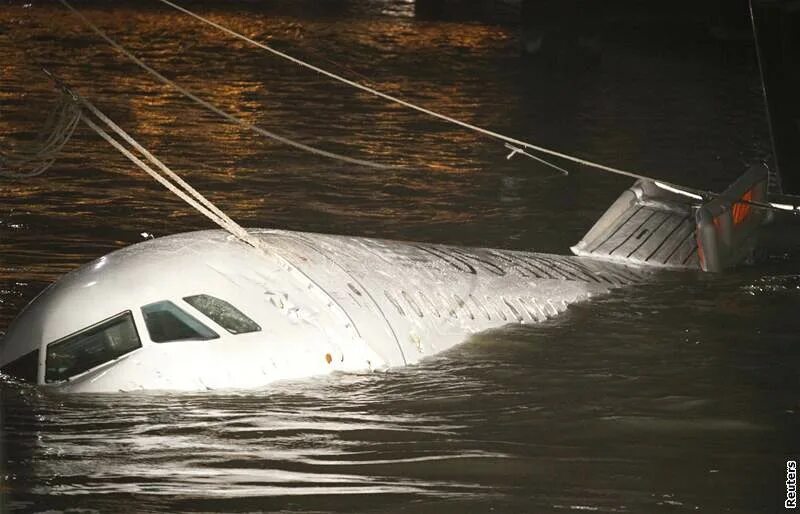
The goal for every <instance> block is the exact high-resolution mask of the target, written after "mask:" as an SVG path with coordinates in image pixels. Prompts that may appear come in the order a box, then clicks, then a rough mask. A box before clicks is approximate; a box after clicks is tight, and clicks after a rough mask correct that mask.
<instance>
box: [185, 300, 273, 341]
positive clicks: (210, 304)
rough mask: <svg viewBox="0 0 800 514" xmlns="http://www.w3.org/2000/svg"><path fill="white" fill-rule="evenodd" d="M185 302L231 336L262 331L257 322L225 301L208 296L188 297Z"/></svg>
mask: <svg viewBox="0 0 800 514" xmlns="http://www.w3.org/2000/svg"><path fill="white" fill-rule="evenodd" d="M183 300H184V301H185V302H186V303H188V304H189V305H191V306H192V307H194V308H195V309H197V310H198V311H200V312H202V313H203V314H205V315H206V316H208V317H209V319H211V320H212V321H214V323H216V324H217V325H219V326H221V327H222V328H224V329H225V330H227V331H228V332H230V333H231V334H245V333H247V332H258V331H260V330H261V327H259V326H258V324H257V323H256V322H255V321H253V320H251V319H250V318H248V317H247V316H245V315H244V314H242V312H241V311H240V310H239V309H237V308H236V307H234V306H233V305H231V304H229V303H228V302H226V301H225V300H220V299H219V298H215V297H213V296H209V295H207V294H198V295H194V296H187V297H186V298H184V299H183Z"/></svg>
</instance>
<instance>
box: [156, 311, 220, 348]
mask: <svg viewBox="0 0 800 514" xmlns="http://www.w3.org/2000/svg"><path fill="white" fill-rule="evenodd" d="M142 314H143V315H144V324H145V325H146V326H147V331H148V332H149V333H150V340H151V341H153V342H154V343H168V342H171V341H187V340H194V341H206V340H208V339H217V338H218V337H219V335H218V334H217V333H216V332H214V331H213V330H211V329H210V328H208V327H207V326H205V325H203V324H202V323H201V322H200V321H199V320H198V319H196V318H194V317H193V316H191V315H190V314H189V313H187V312H186V311H184V310H183V309H181V308H180V307H178V306H177V305H175V304H174V303H172V302H170V301H167V300H164V301H161V302H155V303H151V304H149V305H145V306H144V307H142Z"/></svg>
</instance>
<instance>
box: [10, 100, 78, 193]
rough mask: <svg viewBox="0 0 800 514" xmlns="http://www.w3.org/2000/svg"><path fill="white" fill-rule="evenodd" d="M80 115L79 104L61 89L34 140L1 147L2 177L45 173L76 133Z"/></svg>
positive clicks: (24, 176)
mask: <svg viewBox="0 0 800 514" xmlns="http://www.w3.org/2000/svg"><path fill="white" fill-rule="evenodd" d="M80 117H81V110H80V107H79V106H78V105H77V104H76V103H75V101H74V99H73V98H72V97H71V96H70V95H69V94H67V93H66V92H62V94H61V96H60V97H59V99H58V101H57V102H56V104H55V105H54V106H53V109H52V110H51V111H50V115H49V116H48V117H47V121H46V122H45V124H44V126H43V127H42V129H41V131H40V132H39V135H38V137H37V138H36V139H35V140H34V141H31V142H30V143H28V144H21V145H19V144H18V145H16V146H14V147H10V148H8V149H0V176H3V177H8V178H27V177H34V176H36V175H41V174H42V173H44V172H45V171H46V170H47V169H48V168H49V167H50V166H52V164H53V163H54V162H55V160H56V157H57V156H58V153H59V152H60V151H61V149H62V148H63V147H64V145H65V144H67V142H68V141H69V138H70V137H71V136H72V133H73V132H75V127H77V126H78V122H79V121H80Z"/></svg>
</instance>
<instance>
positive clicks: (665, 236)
mask: <svg viewBox="0 0 800 514" xmlns="http://www.w3.org/2000/svg"><path fill="white" fill-rule="evenodd" d="M60 1H61V3H62V4H64V5H65V6H67V7H69V8H70V9H72V7H70V6H69V4H68V3H67V2H66V0H60ZM162 1H165V0H162ZM165 3H168V4H169V5H172V6H174V7H175V4H173V3H172V2H169V1H166V2H165ZM177 8H179V9H180V10H183V11H184V12H186V13H187V14H190V15H192V16H195V17H196V18H198V19H200V20H202V21H205V22H208V20H205V19H203V18H202V17H199V16H197V15H195V14H193V13H191V12H190V11H188V10H185V9H183V8H180V7H177ZM72 10H73V11H74V9H72ZM76 14H77V13H76ZM79 16H80V15H79ZM81 18H82V19H83V20H84V21H85V22H86V23H88V24H89V26H91V27H92V28H93V30H95V32H96V33H98V35H100V36H101V37H103V38H104V39H106V40H107V41H108V42H109V43H110V44H112V46H115V48H117V50H119V51H120V52H122V53H123V54H125V55H126V56H127V57H129V58H130V59H132V60H134V62H137V63H138V64H139V65H140V66H143V67H144V68H145V69H146V70H147V71H148V73H151V74H152V75H154V76H155V77H156V78H157V79H158V80H160V81H162V82H164V83H166V84H168V85H171V86H173V87H176V88H178V90H179V91H181V92H182V93H183V94H184V95H186V96H188V97H189V98H191V99H193V100H195V101H197V102H198V103H201V104H202V105H204V106H206V107H208V108H209V109H211V110H213V111H214V112H216V113H218V114H220V115H221V116H223V117H225V118H226V119H228V120H229V121H234V122H238V121H239V120H236V119H235V117H234V116H232V115H230V114H228V113H224V112H223V111H221V109H219V108H216V107H214V106H212V105H210V104H209V103H208V102H205V101H203V100H201V99H199V98H198V97H197V96H196V95H193V94H192V93H190V92H188V91H186V90H185V89H182V88H179V87H178V86H177V85H175V84H174V83H172V82H171V81H169V79H166V77H164V76H162V75H160V74H158V73H157V72H155V70H152V68H149V67H147V66H146V65H145V64H144V63H142V62H141V61H139V60H138V59H137V58H136V57H135V56H133V55H132V54H130V52H128V51H127V50H125V49H124V48H123V47H121V46H120V45H119V44H118V43H116V42H115V41H113V40H111V39H110V38H108V37H107V35H105V34H104V33H103V32H102V31H100V30H99V29H98V28H97V27H95V26H93V25H92V24H91V22H89V21H88V20H86V19H85V18H83V17H82V16H81ZM210 23H212V24H213V22H210ZM213 25H215V26H216V27H217V28H220V29H221V30H225V31H227V32H228V33H231V34H233V35H237V34H236V33H234V32H233V31H230V30H229V29H225V28H224V27H220V26H219V25H216V24H213ZM237 37H240V38H244V39H245V40H247V41H248V42H251V43H253V44H256V45H257V46H261V47H262V48H265V49H268V50H269V51H272V52H273V53H276V52H275V51H274V50H272V49H270V48H269V47H267V46H266V45H263V44H260V43H256V42H254V41H252V40H250V39H249V38H246V37H244V36H241V35H237ZM277 54H279V55H282V56H284V57H285V54H282V53H281V52H277ZM290 59H292V60H293V61H297V62H299V61H298V60H297V59H294V58H290ZM300 64H301V65H304V66H306V67H309V66H308V65H306V64H305V63H300ZM313 69H315V71H320V72H322V73H323V74H326V75H328V76H330V77H333V78H336V79H337V80H338V79H340V77H337V76H335V75H334V74H332V73H329V72H325V71H324V70H318V69H316V68H313ZM356 87H358V88H360V89H363V90H367V91H370V92H373V93H377V92H374V91H372V90H370V89H369V88H367V87H366V86H360V85H356ZM65 91H66V89H65ZM66 92H67V93H68V96H70V95H71V96H70V97H71V98H72V99H73V100H74V101H75V102H78V101H81V102H83V103H82V105H83V108H84V109H88V110H90V111H91V112H92V114H93V115H94V118H92V119H94V121H92V119H89V117H88V116H87V115H85V114H82V113H81V112H80V109H78V110H77V111H76V110H75V102H67V103H64V104H63V106H62V107H63V108H62V110H61V111H59V113H60V114H59V115H57V116H55V117H54V118H53V119H56V120H60V121H59V122H58V123H61V125H62V127H61V129H60V130H56V131H55V132H54V134H55V135H53V136H51V137H50V138H48V139H47V140H46V145H45V147H44V150H38V151H37V152H34V153H31V154H26V155H23V157H22V158H21V159H20V160H18V162H21V163H24V164H30V163H31V162H34V161H35V159H33V160H32V159H31V158H30V155H34V154H35V155H36V156H38V157H42V156H44V159H42V160H43V161H45V162H44V164H41V165H40V163H37V162H34V164H35V166H33V171H32V172H31V174H36V173H40V172H41V170H43V169H44V168H46V166H47V165H49V163H51V162H52V157H53V156H54V154H55V153H56V151H57V150H58V148H60V146H62V145H63V144H64V143H65V142H66V140H67V139H68V138H69V133H71V130H72V129H74V126H75V125H76V124H77V123H78V120H79V119H82V120H83V121H84V122H85V123H86V124H87V125H89V126H90V127H91V128H92V129H93V130H95V132H97V133H98V134H99V135H101V136H102V137H103V138H104V139H106V141H108V142H109V143H110V144H112V146H114V147H115V148H117V150H119V151H120V152H121V153H123V154H124V155H126V156H127V157H128V158H129V159H130V160H131V161H132V162H134V163H136V164H137V165H138V166H139V167H140V168H142V169H143V170H145V171H147V172H148V173H149V174H151V175H152V176H153V177H154V178H155V179H156V180H158V181H159V182H161V183H162V184H164V185H165V187H168V188H169V189H170V190H171V191H173V192H174V193H175V194H177V195H178V196H180V197H181V198H183V199H184V200H185V201H187V203H190V204H191V205H192V206H193V207H195V208H196V209H198V210H200V211H201V212H203V209H205V211H206V212H204V213H205V214H206V215H207V216H209V217H210V218H212V219H215V221H216V222H217V223H218V224H220V226H222V227H223V228H225V229H226V230H212V231H201V232H191V233H185V234H177V235H173V236H168V237H163V238H158V239H154V240H147V241H144V242H141V243H138V244H135V245H132V246H130V247H127V248H123V249H121V250H118V251H115V252H112V253H110V254H108V255H106V256H104V257H101V258H100V259H98V260H96V261H94V262H92V263H89V264H87V265H85V266H83V267H81V268H79V269H77V270H75V271H73V272H71V273H69V274H67V275H66V276H64V277H63V278H61V279H60V280H58V281H57V282H55V283H54V284H52V285H51V286H49V287H48V288H47V289H45V290H44V291H43V292H42V293H41V294H40V295H39V296H38V297H37V298H35V299H34V300H33V301H32V302H31V303H30V304H29V305H28V306H27V307H26V308H25V309H24V310H23V311H22V313H20V315H19V316H18V317H17V318H16V319H15V320H14V321H13V323H12V324H11V326H10V327H9V328H8V330H7V333H6V334H5V335H4V336H3V338H2V340H0V372H2V373H3V374H5V375H7V376H10V377H13V378H15V379H17V380H20V381H23V382H28V383H32V384H38V385H40V386H43V387H46V388H49V389H53V390H59V391H69V392H116V391H135V390H183V391H198V390H200V391H202V390H208V389H242V388H255V387H262V386H265V385H267V384H269V383H272V382H274V381H276V380H285V379H297V378H303V377H311V376H315V375H323V374H326V373H331V372H334V371H369V370H381V369H386V368H390V367H394V366H403V365H408V364H413V363H417V362H419V361H420V360H421V359H423V358H425V357H428V356H431V355H434V354H436V353H439V352H441V351H443V350H446V349H448V348H450V347H452V346H454V345H456V344H458V343H460V342H462V341H464V340H466V339H467V338H468V337H469V336H470V335H471V334H473V333H476V332H480V331H484V330H487V329H490V328H494V327H501V326H504V325H508V324H515V323H536V322H541V321H544V320H546V319H549V318H552V317H553V316H556V315H558V314H559V313H562V312H563V311H564V310H565V309H566V308H567V306H568V305H570V304H572V303H575V302H579V301H583V300H586V299H588V298H591V297H593V296H596V295H600V294H604V293H607V292H608V291H609V290H611V289H612V288H615V287H621V286H625V285H629V284H633V283H637V282H641V281H644V280H646V279H647V277H648V276H649V275H651V274H652V272H653V271H654V270H659V269H673V270H702V271H721V270H723V269H726V268H729V267H733V266H736V265H738V264H739V263H741V262H742V261H744V260H745V259H747V258H748V256H750V255H751V254H752V252H753V249H754V248H755V246H756V236H757V232H758V229H759V227H761V226H762V225H763V224H764V223H765V222H766V221H767V220H768V218H769V217H770V210H769V208H786V209H788V210H791V211H793V212H795V213H797V212H798V208H797V207H795V206H794V205H783V206H778V207H775V206H777V205H778V204H770V203H768V198H767V186H768V182H769V178H770V177H768V173H767V171H766V169H765V168H764V167H763V166H756V167H753V168H751V169H750V170H748V171H747V172H746V173H745V174H744V175H743V176H742V177H741V178H739V179H738V180H737V181H736V182H735V183H734V184H732V185H731V186H730V187H729V188H728V190H727V191H725V192H724V193H722V194H718V195H716V194H715V195H713V197H712V198H709V197H704V196H702V195H697V194H694V193H692V192H690V191H686V190H681V189H680V188H676V187H674V186H673V185H670V184H667V183H664V182H661V181H658V180H653V179H647V178H640V179H639V180H637V182H636V183H635V184H634V185H633V186H632V187H631V188H629V189H628V190H626V191H625V192H623V194H622V195H621V196H620V197H619V199H618V200H617V201H616V202H615V203H614V204H613V205H612V206H611V207H610V208H609V209H608V210H607V211H606V213H605V214H604V215H603V216H602V217H601V218H600V220H599V221H598V222H597V223H596V224H595V225H594V227H592V229H591V230H590V231H589V232H588V233H587V234H586V235H585V236H584V238H583V239H582V240H581V241H580V242H579V243H578V244H577V245H575V246H574V247H573V248H572V251H573V253H574V254H575V255H573V256H565V255H547V254H539V253H533V252H521V251H510V250H493V249H478V248H461V247H454V246H443V245H435V244H422V243H408V242H397V241H387V240H380V239H368V238H360V237H348V236H335V235H323V234H311V233H303V232H290V231H282V230H266V229H251V230H249V231H244V229H242V228H241V227H239V226H238V225H235V223H233V222H232V220H229V219H228V218H227V217H225V216H224V213H222V212H221V211H219V210H218V209H216V208H215V207H213V205H208V204H206V205H205V206H204V205H203V200H205V199H204V198H202V196H201V195H199V194H198V193H197V192H196V191H194V190H193V189H191V188H190V187H189V186H188V185H187V184H185V183H184V182H183V181H181V180H180V178H179V177H177V176H175V175H174V173H172V172H171V171H170V170H168V169H167V168H166V167H165V166H164V165H163V163H160V161H158V160H157V159H155V157H154V156H152V155H151V154H149V152H147V151H146V150H145V149H144V148H142V147H141V146H140V145H138V143H136V142H135V141H134V140H132V138H130V136H129V135H128V134H127V133H125V132H124V131H122V130H121V129H120V128H119V127H118V126H117V125H116V124H114V123H113V122H112V121H111V120H109V119H108V118H107V117H106V116H105V115H103V114H102V113H101V112H99V111H98V110H97V109H96V108H95V107H94V106H93V105H91V104H90V103H89V102H87V101H85V100H82V99H80V98H79V97H78V96H77V95H75V94H74V92H71V91H66ZM377 94H378V95H379V96H382V97H384V98H386V99H389V100H392V101H397V102H400V103H402V104H403V105H406V106H409V107H411V108H414V109H417V110H418V111H422V112H425V113H427V114H432V115H434V116H437V117H439V118H441V119H446V120H447V121H452V122H454V123H456V124H459V125H461V126H462V127H465V128H468V129H471V130H478V131H480V132H482V133H484V134H485V135H489V136H491V137H495V138H497V139H502V140H505V141H506V143H507V146H508V147H509V148H511V149H512V155H513V154H515V153H524V154H525V155H528V156H529V157H532V158H534V159H536V160H539V161H541V162H544V161H542V160H541V159H539V158H538V157H535V156H532V155H529V154H527V153H526V150H537V151H540V152H544V153H548V152H549V154H551V155H556V156H557V157H560V158H567V159H572V160H573V161H575V162H579V163H582V164H593V163H588V162H587V161H582V160H580V159H575V158H571V157H569V156H566V155H564V154H559V153H557V152H552V151H548V150H546V149H542V148H540V147H535V146H533V145H530V144H527V143H524V142H520V141H517V140H512V139H511V138H507V137H505V136H502V135H500V134H496V133H492V132H489V131H486V130H484V129H480V128H478V127H474V126H472V125H469V124H467V123H463V122H459V121H458V120H452V119H450V118H447V117H445V116H442V115H439V114H437V113H433V112H432V111H428V110H426V109H421V108H419V107H417V106H413V105H410V104H408V103H407V102H402V101H400V100H397V99H396V98H394V97H390V96H388V95H385V94H382V93H377ZM100 125H104V126H105V128H103V127H101V126H100ZM799 126H800V125H799ZM247 127H248V128H251V129H256V128H255V127H253V126H251V125H248V126H247ZM105 130H111V131H113V132H115V133H116V135H117V136H118V138H119V139H121V140H123V141H125V142H127V143H128V144H130V145H132V146H133V147H134V148H135V149H137V150H138V151H139V155H143V156H144V157H143V158H140V157H137V156H135V155H134V154H133V153H132V152H131V151H129V150H128V149H126V148H125V147H124V145H123V144H122V143H120V142H119V141H118V140H117V139H114V138H113V137H111V136H109V134H108V133H106V132H105ZM257 131H260V132H259V133H261V134H262V135H267V136H268V137H274V134H271V133H267V132H266V131H263V130H260V129H259V130H257ZM279 139H280V140H285V138H279ZM289 143H290V144H293V145H294V146H295V147H298V148H302V149H305V150H311V151H314V152H315V153H318V154H323V155H326V156H328V157H334V158H340V159H346V157H342V156H338V155H336V154H331V153H330V152H321V151H317V150H315V149H313V148H310V147H308V146H306V145H299V144H295V143H293V142H291V141H290V142H289ZM508 143H511V145H509V144H508ZM4 158H6V161H5V163H6V164H8V163H9V162H11V161H10V160H9V159H8V158H7V156H4V155H3V154H0V166H2V165H3V164H4V160H3V159H4ZM142 159H144V160H147V161H149V162H150V163H151V164H152V165H153V166H154V168H158V169H160V172H159V171H156V170H155V169H154V168H151V167H150V165H148V164H147V163H145V162H144V161H143V160H142ZM350 161H352V159H350ZM779 161H780V159H779ZM598 167H602V166H598ZM602 168H604V169H606V170H607V171H613V169H611V168H608V167H602ZM0 171H2V169H0ZM616 171H620V170H616ZM161 172H163V174H162V173H161ZM623 174H628V173H625V172H623ZM628 175H631V174H628ZM178 186H185V187H182V188H181V187H178ZM787 192H791V193H797V192H798V191H797V190H790V191H787ZM771 206H772V207H771ZM226 220H227V221H226Z"/></svg>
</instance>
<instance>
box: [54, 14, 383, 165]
mask: <svg viewBox="0 0 800 514" xmlns="http://www.w3.org/2000/svg"><path fill="white" fill-rule="evenodd" d="M59 2H61V4H62V5H63V6H64V7H66V8H67V9H69V10H70V11H71V12H72V13H73V14H74V15H75V16H77V17H78V18H80V20H81V21H82V22H83V23H84V24H85V25H86V26H87V27H89V28H90V29H91V30H92V31H93V32H94V33H95V34H97V35H98V36H99V37H101V38H102V39H103V40H105V41H106V42H107V43H108V44H109V45H111V46H112V47H113V48H114V49H115V50H117V51H118V52H119V53H121V54H122V55H124V56H125V57H127V58H128V59H130V60H131V61H133V62H134V63H135V64H136V65H137V66H139V67H140V68H142V69H143V70H144V71H146V72H147V73H149V74H150V75H151V76H152V77H154V78H155V79H156V80H158V81H159V82H161V83H163V84H166V85H168V86H170V87H171V88H173V89H175V90H176V91H178V92H179V93H181V94H182V95H183V96H185V97H186V98H188V99H190V100H192V101H193V102H195V103H197V104H198V105H201V106H202V107H205V108H206V109H208V110H209V111H211V112H213V113H215V114H217V115H218V116H221V117H222V118H224V119H226V120H228V121H230V122H231V123H235V124H236V125H239V126H240V127H243V128H246V129H248V130H251V131H253V132H255V133H256V134H259V135H262V136H264V137H267V138H269V139H273V140H275V141H278V142H279V143H283V144H285V145H288V146H292V147H294V148H297V149H299V150H302V151H304V152H308V153H312V154H315V155H319V156H322V157H327V158H329V159H334V160H337V161H341V162H346V163H349V164H356V165H358V166H367V167H370V168H377V169H392V168H396V167H397V166H391V165H388V164H380V163H377V162H372V161H368V160H364V159H357V158H354V157H348V156H346V155H341V154H338V153H334V152H329V151H327V150H322V149H320V148H315V147H313V146H310V145H307V144H304V143H300V142H298V141H295V140H293V139H290V138H288V137H286V136H282V135H280V134H276V133H275V132H271V131H269V130H266V129H263V128H261V127H259V126H257V125H253V124H252V123H248V122H247V121H245V120H243V119H241V118H239V117H237V116H235V115H233V114H231V113H229V112H227V111H224V110H222V109H220V108H219V107H217V106H216V105H214V104H212V103H210V102H208V101H207V100H203V99H202V98H200V97H199V96H197V95H196V94H194V93H192V92H191V91H189V90H188V89H186V88H184V87H182V86H180V85H179V84H177V83H176V82H174V81H172V80H170V79H168V78H167V77H165V76H164V75H162V74H161V73H159V72H158V71H156V70H155V69H153V68H151V67H150V66H148V65H147V64H146V63H145V62H144V61H142V60H141V59H139V58H138V57H136V56H135V55H133V54H132V53H131V52H130V51H129V50H128V49H127V48H125V47H123V46H122V45H120V44H119V43H117V42H116V41H114V40H113V39H111V37H110V36H109V35H108V34H106V33H105V32H103V30H102V29H100V28H99V27H98V26H97V25H95V24H94V23H92V22H91V21H89V19H88V18H86V17H85V16H84V15H83V14H81V13H80V12H79V11H78V10H77V9H75V8H74V7H72V5H70V4H69V2H67V1H66V0H59Z"/></svg>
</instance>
